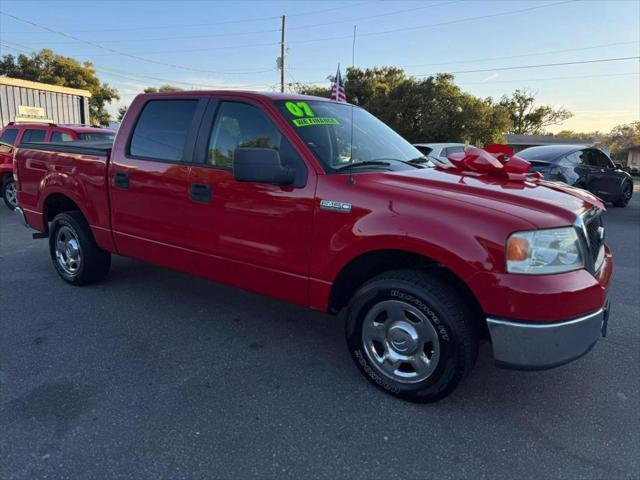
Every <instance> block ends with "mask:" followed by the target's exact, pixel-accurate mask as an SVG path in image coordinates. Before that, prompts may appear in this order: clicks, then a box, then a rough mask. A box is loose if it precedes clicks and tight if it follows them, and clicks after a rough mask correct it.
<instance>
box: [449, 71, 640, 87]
mask: <svg viewBox="0 0 640 480" xmlns="http://www.w3.org/2000/svg"><path fill="white" fill-rule="evenodd" d="M631 75H640V72H627V73H603V74H600V75H597V74H596V75H572V76H568V77H544V78H525V79H515V80H489V81H486V82H483V81H478V82H457V83H458V84H459V85H478V84H485V83H524V82H542V81H547V80H575V79H577V78H603V77H623V76H631Z"/></svg>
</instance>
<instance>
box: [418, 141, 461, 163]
mask: <svg viewBox="0 0 640 480" xmlns="http://www.w3.org/2000/svg"><path fill="white" fill-rule="evenodd" d="M413 146H414V147H416V148H417V149H418V150H420V153H422V154H423V155H424V156H425V157H427V158H428V159H429V160H431V161H432V162H433V163H435V164H436V165H439V166H441V167H449V166H451V162H449V160H448V159H447V157H448V156H449V155H451V154H452V153H460V152H464V149H465V146H469V147H473V145H465V144H464V143H414V144H413Z"/></svg>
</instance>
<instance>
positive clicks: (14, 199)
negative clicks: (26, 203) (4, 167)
mask: <svg viewBox="0 0 640 480" xmlns="http://www.w3.org/2000/svg"><path fill="white" fill-rule="evenodd" d="M2 198H3V200H4V203H5V205H6V206H7V207H9V209H10V210H14V209H15V208H16V207H17V206H18V190H17V189H16V182H15V180H14V179H13V178H12V177H10V176H8V177H7V178H6V179H5V180H4V182H3V184H2Z"/></svg>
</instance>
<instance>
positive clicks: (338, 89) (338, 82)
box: [331, 65, 347, 102]
mask: <svg viewBox="0 0 640 480" xmlns="http://www.w3.org/2000/svg"><path fill="white" fill-rule="evenodd" d="M331 100H336V101H338V102H346V101H347V95H346V94H345V93H344V83H343V82H342V75H340V65H338V73H336V79H335V80H334V82H333V87H331Z"/></svg>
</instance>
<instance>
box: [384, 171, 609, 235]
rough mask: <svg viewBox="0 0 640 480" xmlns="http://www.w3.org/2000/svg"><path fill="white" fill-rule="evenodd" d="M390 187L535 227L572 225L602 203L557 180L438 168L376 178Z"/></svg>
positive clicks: (601, 207)
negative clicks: (487, 210) (506, 216)
mask: <svg viewBox="0 0 640 480" xmlns="http://www.w3.org/2000/svg"><path fill="white" fill-rule="evenodd" d="M377 181H379V182H382V183H384V184H386V185H387V186H389V187H396V188H402V189H405V190H413V191H415V192H416V193H419V194H421V195H422V194H427V195H438V196H442V197H447V198H450V199H452V200H457V201H460V202H466V203H471V204H473V205H476V206H482V207H484V208H490V209H493V210H498V211H501V212H504V213H505V214H509V215H514V216H517V217H519V218H521V219H522V220H525V221H527V222H529V223H531V224H533V225H534V226H535V227H537V228H551V227H557V226H563V225H571V224H573V222H574V221H575V220H576V218H577V217H578V216H579V215H580V214H582V213H583V212H585V211H586V210H589V209H591V208H593V207H596V208H599V209H604V204H603V202H602V201H601V200H600V199H599V198H597V197H596V196H594V195H592V194H591V193H589V192H587V191H586V190H582V189H579V188H574V187H570V186H569V185H566V184H564V183H560V182H550V181H545V180H542V179H537V178H531V179H527V180H526V181H525V180H510V179H509V178H507V177H504V176H500V175H491V174H479V173H469V172H459V171H446V170H439V169H431V168H429V169H420V170H403V171H397V172H393V173H388V174H386V175H381V176H379V177H378V180H377Z"/></svg>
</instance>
